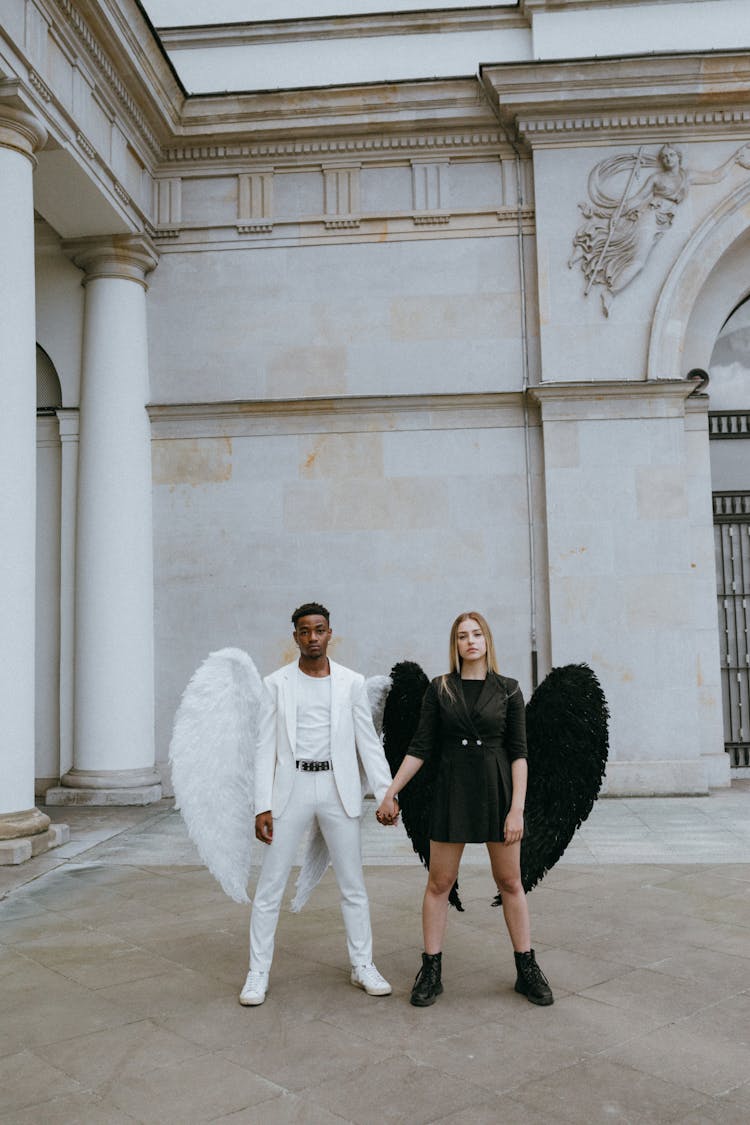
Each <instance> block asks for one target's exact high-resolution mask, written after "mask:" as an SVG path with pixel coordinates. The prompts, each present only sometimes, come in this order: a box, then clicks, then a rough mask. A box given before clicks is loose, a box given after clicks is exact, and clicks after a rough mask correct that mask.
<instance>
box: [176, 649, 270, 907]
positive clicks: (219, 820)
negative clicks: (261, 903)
mask: <svg viewBox="0 0 750 1125" xmlns="http://www.w3.org/2000/svg"><path fill="white" fill-rule="evenodd" d="M262 690H263V686H262V682H261V678H260V676H259V675H258V670H257V668H256V667H255V665H254V664H253V662H252V660H251V659H250V657H249V656H248V655H247V653H246V652H243V651H242V650H241V649H238V648H223V649H220V650H219V651H218V652H212V653H211V655H210V656H209V657H208V658H207V659H206V660H204V662H203V664H201V666H200V668H199V669H198V671H197V672H196V673H195V674H194V675H193V677H192V679H191V680H190V683H189V684H188V686H187V687H186V688H185V691H184V693H183V696H182V700H181V702H180V706H179V708H178V709H177V714H176V715H175V721H174V728H173V731H172V741H171V743H170V747H169V760H170V762H171V764H172V782H173V785H174V791H175V797H176V806H177V808H179V809H180V812H181V813H182V816H183V819H184V821H185V824H186V825H187V830H188V833H189V835H190V838H191V840H192V841H193V843H194V844H195V846H196V848H197V849H198V853H199V855H200V857H201V859H202V860H203V862H204V863H205V864H206V866H207V867H208V869H209V871H210V872H211V874H212V875H213V876H214V877H215V878H216V879H217V880H218V882H219V883H220V884H221V886H222V888H223V890H224V891H226V893H227V894H228V895H229V897H230V898H233V899H234V901H235V902H249V901H250V900H249V898H248V895H247V881H248V876H249V874H250V860H251V849H252V844H253V840H254V838H255V818H254V815H253V801H252V794H253V758H254V754H255V746H256V738H257V724H258V708H259V705H260V698H261V692H262Z"/></svg>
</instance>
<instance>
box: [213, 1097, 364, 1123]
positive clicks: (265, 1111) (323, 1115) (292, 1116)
mask: <svg viewBox="0 0 750 1125" xmlns="http://www.w3.org/2000/svg"><path fill="white" fill-rule="evenodd" d="M259 1116H262V1125H345V1122H344V1118H343V1117H339V1115H338V1114H333V1113H329V1111H328V1110H327V1109H323V1107H322V1106H314V1105H310V1102H309V1101H308V1100H307V1098H306V1097H304V1096H299V1095H298V1094H290V1093H289V1092H288V1091H287V1090H284V1091H282V1093H281V1094H279V1096H278V1097H276V1098H271V1099H270V1100H269V1101H267V1102H263V1103H262V1105H261V1106H260V1108H258V1107H256V1106H251V1107H250V1108H249V1109H240V1110H238V1111H237V1113H229V1114H227V1115H226V1116H225V1117H216V1118H214V1119H213V1122H212V1125H258V1118H259Z"/></svg>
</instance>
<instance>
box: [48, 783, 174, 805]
mask: <svg viewBox="0 0 750 1125" xmlns="http://www.w3.org/2000/svg"><path fill="white" fill-rule="evenodd" d="M44 800H45V804H47V805H50V806H52V805H79V806H80V805H94V806H104V805H153V804H155V803H156V802H157V801H160V800H161V785H137V786H132V787H131V788H122V789H74V788H71V787H70V786H67V785H59V786H55V787H54V788H52V789H48V790H47V793H46V795H45V798H44Z"/></svg>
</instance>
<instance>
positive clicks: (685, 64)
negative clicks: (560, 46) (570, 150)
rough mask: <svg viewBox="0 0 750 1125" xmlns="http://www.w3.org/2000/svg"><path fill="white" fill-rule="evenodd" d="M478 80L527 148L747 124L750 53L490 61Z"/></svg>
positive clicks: (727, 130) (721, 130)
mask: <svg viewBox="0 0 750 1125" xmlns="http://www.w3.org/2000/svg"><path fill="white" fill-rule="evenodd" d="M480 79H481V82H482V85H483V86H484V89H485V91H486V93H487V96H488V98H489V100H490V103H491V104H492V105H493V106H494V108H495V112H496V114H497V116H498V118H499V120H500V121H501V122H502V123H503V124H504V125H505V127H506V128H507V129H508V130H509V132H510V133H515V134H516V136H518V137H519V138H520V139H521V140H522V141H524V142H526V143H527V144H529V145H530V146H531V147H542V146H545V145H556V144H557V145H560V144H570V143H571V141H573V140H585V141H586V142H587V143H591V141H594V143H596V142H600V143H604V142H606V141H608V140H611V139H613V138H617V139H620V140H623V141H624V140H630V139H631V138H635V137H638V138H643V136H644V134H645V133H655V134H659V135H662V134H666V133H668V134H669V135H670V136H673V135H674V133H675V131H678V132H679V131H690V132H691V134H693V135H695V134H696V133H697V134H701V135H711V136H715V135H716V134H717V133H718V134H721V135H726V134H732V133H740V132H743V131H747V128H748V125H750V55H749V54H748V53H747V52H742V53H738V52H715V53H710V54H684V55H649V56H634V57H627V58H610V59H575V60H564V61H561V62H543V63H510V64H507V65H504V66H492V65H489V66H483V67H481V68H480ZM654 139H657V137H654Z"/></svg>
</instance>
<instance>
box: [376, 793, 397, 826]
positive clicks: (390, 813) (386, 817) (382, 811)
mask: <svg viewBox="0 0 750 1125" xmlns="http://www.w3.org/2000/svg"><path fill="white" fill-rule="evenodd" d="M398 811H399V810H398V797H396V796H389V795H388V794H387V793H386V795H385V797H384V798H383V800H382V801H381V803H380V806H379V808H378V809H377V811H376V813H375V819H376V820H377V821H378V823H379V824H397V823H398Z"/></svg>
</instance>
